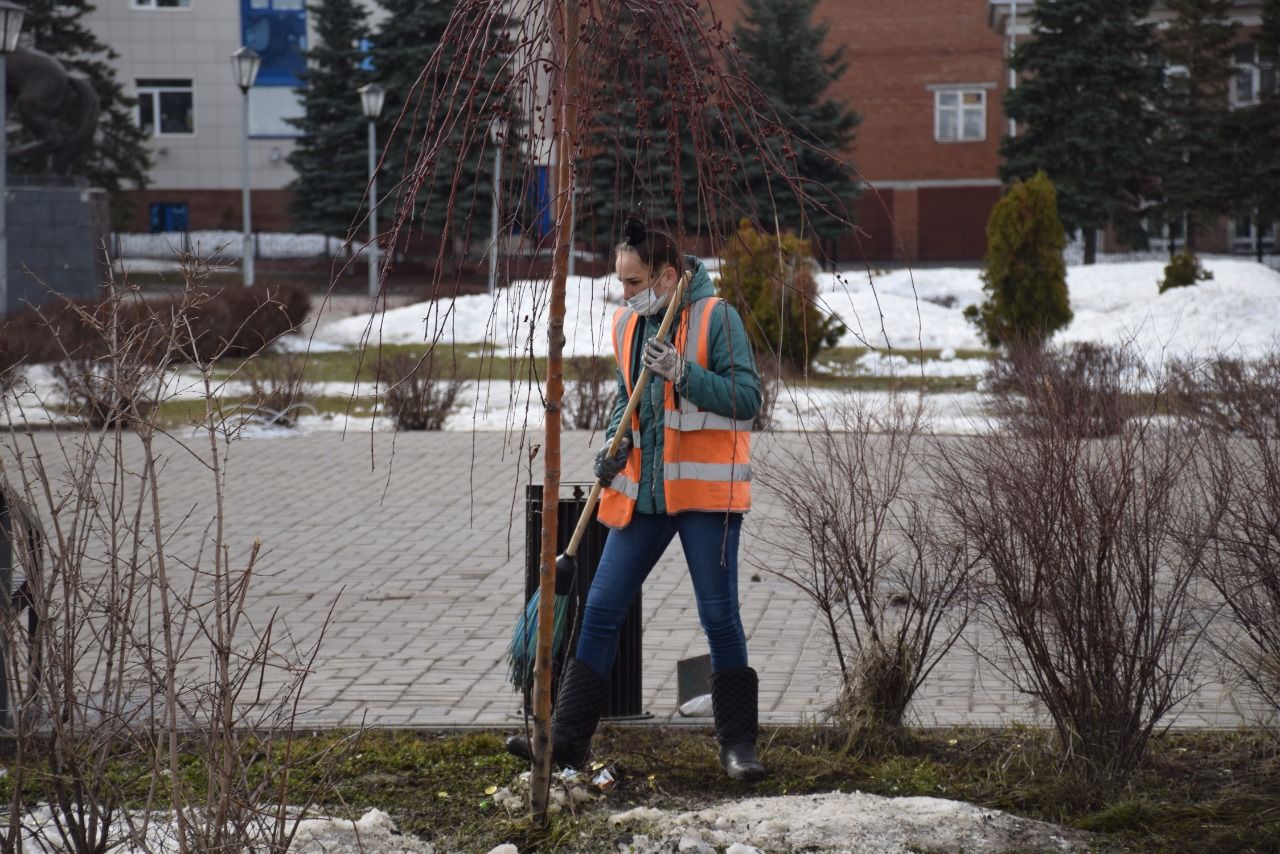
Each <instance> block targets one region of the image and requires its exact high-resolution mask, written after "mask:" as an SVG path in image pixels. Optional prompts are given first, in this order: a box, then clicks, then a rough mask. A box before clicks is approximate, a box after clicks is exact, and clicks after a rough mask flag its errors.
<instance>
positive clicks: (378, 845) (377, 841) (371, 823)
mask: <svg viewBox="0 0 1280 854" xmlns="http://www.w3.org/2000/svg"><path fill="white" fill-rule="evenodd" d="M289 851H290V852H291V854H364V852H369V851H378V852H385V853H386V854H435V847H434V846H432V845H431V843H430V842H424V841H422V840H421V839H418V838H416V837H413V836H405V835H403V834H401V833H400V832H399V831H398V830H396V825H395V822H394V821H392V820H391V816H389V815H387V814H386V813H384V812H383V811H382V810H379V809H371V810H369V811H368V812H366V813H365V814H364V815H362V816H361V817H360V818H359V819H357V820H356V821H343V820H341V819H321V818H313V819H307V820H305V821H303V822H301V823H300V824H299V825H298V832H297V834H296V835H295V836H294V838H293V844H292V845H290V846H289Z"/></svg>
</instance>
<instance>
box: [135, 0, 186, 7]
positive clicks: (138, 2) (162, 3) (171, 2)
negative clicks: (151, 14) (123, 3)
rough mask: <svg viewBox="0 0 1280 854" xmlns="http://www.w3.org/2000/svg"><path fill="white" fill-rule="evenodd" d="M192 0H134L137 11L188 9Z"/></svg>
mask: <svg viewBox="0 0 1280 854" xmlns="http://www.w3.org/2000/svg"><path fill="white" fill-rule="evenodd" d="M190 6H191V0H133V8H135V9H186V8H189V7H190Z"/></svg>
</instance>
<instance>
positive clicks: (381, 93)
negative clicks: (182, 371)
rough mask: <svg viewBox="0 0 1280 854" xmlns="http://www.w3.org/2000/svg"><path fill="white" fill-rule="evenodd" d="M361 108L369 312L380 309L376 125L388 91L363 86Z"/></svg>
mask: <svg viewBox="0 0 1280 854" xmlns="http://www.w3.org/2000/svg"><path fill="white" fill-rule="evenodd" d="M358 91H359V92H360V106H361V109H363V110H364V117H365V118H366V119H368V120H369V249H368V253H369V310H370V311H373V310H374V309H376V308H377V307H378V132H377V130H376V129H375V127H374V123H375V122H376V121H377V120H378V116H380V115H382V102H383V101H385V100H386V97H387V90H386V89H384V88H382V87H381V86H379V85H378V84H377V83H367V84H365V85H364V86H361V87H360V89H359V90H358Z"/></svg>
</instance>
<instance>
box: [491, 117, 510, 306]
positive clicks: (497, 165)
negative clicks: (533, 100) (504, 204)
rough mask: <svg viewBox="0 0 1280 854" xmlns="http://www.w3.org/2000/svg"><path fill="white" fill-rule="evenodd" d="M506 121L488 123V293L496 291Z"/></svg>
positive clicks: (495, 120) (497, 120) (498, 120)
mask: <svg viewBox="0 0 1280 854" xmlns="http://www.w3.org/2000/svg"><path fill="white" fill-rule="evenodd" d="M506 132H507V123H506V122H504V121H503V120H502V119H494V120H493V123H492V124H490V125H489V139H491V140H492V141H493V206H492V213H493V218H492V223H493V229H492V230H493V233H492V235H491V236H492V238H493V239H492V240H491V241H490V243H489V295H490V296H492V295H493V294H495V293H497V292H498V227H499V219H500V217H501V211H500V201H499V200H500V196H501V193H502V138H503V137H504V136H506Z"/></svg>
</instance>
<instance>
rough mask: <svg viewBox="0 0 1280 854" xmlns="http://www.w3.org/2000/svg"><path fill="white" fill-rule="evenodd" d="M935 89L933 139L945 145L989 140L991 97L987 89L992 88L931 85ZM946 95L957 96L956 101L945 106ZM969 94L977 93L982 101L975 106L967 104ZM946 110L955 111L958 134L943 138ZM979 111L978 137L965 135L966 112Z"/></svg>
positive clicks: (977, 85)
mask: <svg viewBox="0 0 1280 854" xmlns="http://www.w3.org/2000/svg"><path fill="white" fill-rule="evenodd" d="M930 88H931V89H932V90H933V141H934V142H937V143H941V144H943V145H953V144H959V143H971V142H986V141H987V119H988V115H987V106H988V104H989V102H990V99H989V98H988V97H987V90H988V89H990V88H992V87H990V86H987V85H980V84H974V85H956V86H931V87H930ZM944 95H954V96H956V103H955V104H954V105H951V106H943V103H942V99H943V96H944ZM968 95H977V96H978V98H979V99H980V103H979V104H978V105H977V106H976V107H974V106H966V104H965V97H966V96H968ZM944 111H951V112H954V113H955V121H956V124H955V127H956V135H955V137H954V138H943V136H942V116H943V112H944ZM975 111H976V112H977V113H978V115H979V119H980V122H979V128H980V133H979V135H978V136H976V137H969V136H965V114H966V113H970V112H975Z"/></svg>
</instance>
